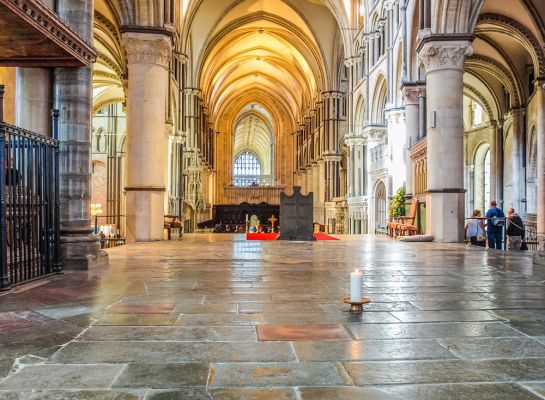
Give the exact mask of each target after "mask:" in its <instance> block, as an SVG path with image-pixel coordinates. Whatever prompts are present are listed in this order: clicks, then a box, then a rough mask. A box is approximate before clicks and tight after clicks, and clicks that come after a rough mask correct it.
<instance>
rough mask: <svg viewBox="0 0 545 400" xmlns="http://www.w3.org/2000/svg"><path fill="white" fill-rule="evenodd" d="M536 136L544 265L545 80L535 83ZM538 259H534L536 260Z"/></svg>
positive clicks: (538, 230)
mask: <svg viewBox="0 0 545 400" xmlns="http://www.w3.org/2000/svg"><path fill="white" fill-rule="evenodd" d="M536 99H537V116H536V125H537V126H536V136H537V199H536V202H537V238H538V242H539V250H540V254H539V259H540V260H541V261H542V262H541V264H542V265H545V79H539V80H537V81H536ZM537 259H538V257H536V258H534V260H537Z"/></svg>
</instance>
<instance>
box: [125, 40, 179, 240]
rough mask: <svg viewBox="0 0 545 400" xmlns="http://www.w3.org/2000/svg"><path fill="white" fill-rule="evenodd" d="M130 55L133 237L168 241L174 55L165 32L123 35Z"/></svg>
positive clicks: (130, 216)
mask: <svg viewBox="0 0 545 400" xmlns="http://www.w3.org/2000/svg"><path fill="white" fill-rule="evenodd" d="M123 47H124V49H125V53H126V55H127V61H128V73H129V90H128V99H127V187H126V188H125V191H126V193H127V206H126V215H127V240H128V241H129V242H135V241H136V242H147V241H153V240H162V239H163V218H164V197H165V186H164V174H165V171H164V168H163V158H164V157H165V156H166V155H165V154H163V153H164V152H163V141H164V132H165V100H166V96H167V85H168V68H169V61H170V57H171V54H172V47H171V42H170V39H169V38H168V37H167V36H164V35H161V34H151V33H135V32H128V33H124V34H123Z"/></svg>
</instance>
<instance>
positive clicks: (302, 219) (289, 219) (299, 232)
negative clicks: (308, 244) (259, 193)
mask: <svg viewBox="0 0 545 400" xmlns="http://www.w3.org/2000/svg"><path fill="white" fill-rule="evenodd" d="M313 211H314V208H313V195H312V192H310V193H309V194H308V195H306V196H305V195H303V194H301V187H300V186H294V187H293V195H291V196H288V195H287V194H286V192H282V193H280V236H279V237H278V240H297V241H312V240H316V239H315V238H314V236H313V233H314V225H313Z"/></svg>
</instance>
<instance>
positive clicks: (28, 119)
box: [15, 68, 53, 136]
mask: <svg viewBox="0 0 545 400" xmlns="http://www.w3.org/2000/svg"><path fill="white" fill-rule="evenodd" d="M16 76H17V84H16V87H17V95H16V113H15V125H17V126H19V127H21V128H24V129H28V130H29V131H32V132H36V133H39V134H42V135H45V136H51V116H50V113H51V109H52V107H53V104H52V101H51V100H52V93H51V71H50V70H49V69H47V68H17V72H16Z"/></svg>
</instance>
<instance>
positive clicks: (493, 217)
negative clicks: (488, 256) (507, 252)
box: [486, 200, 505, 250]
mask: <svg viewBox="0 0 545 400" xmlns="http://www.w3.org/2000/svg"><path fill="white" fill-rule="evenodd" d="M486 221H487V224H486V231H487V236H488V248H489V249H498V250H501V245H502V239H503V238H502V232H503V227H504V225H505V214H504V213H503V211H502V210H501V208H499V207H498V204H497V203H496V201H495V200H492V201H491V202H490V209H489V210H488V211H487V212H486Z"/></svg>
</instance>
